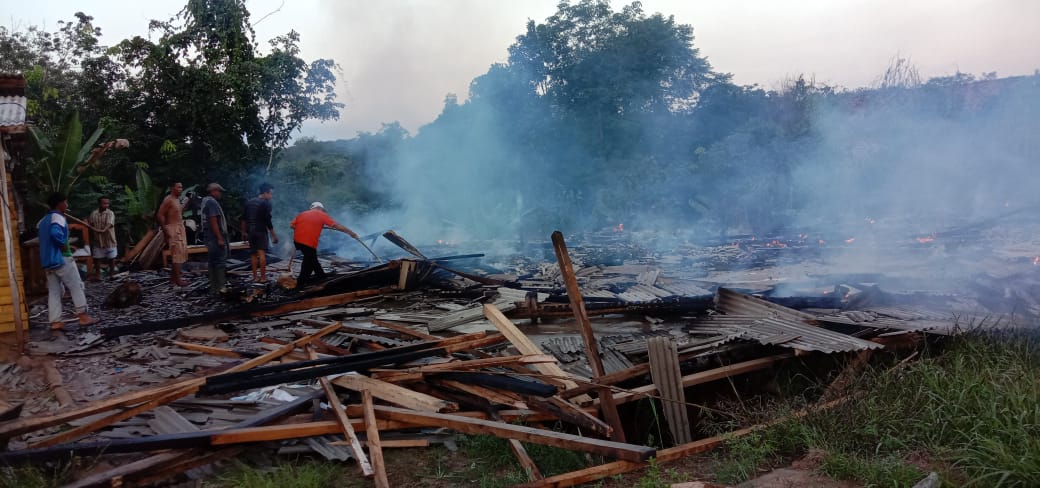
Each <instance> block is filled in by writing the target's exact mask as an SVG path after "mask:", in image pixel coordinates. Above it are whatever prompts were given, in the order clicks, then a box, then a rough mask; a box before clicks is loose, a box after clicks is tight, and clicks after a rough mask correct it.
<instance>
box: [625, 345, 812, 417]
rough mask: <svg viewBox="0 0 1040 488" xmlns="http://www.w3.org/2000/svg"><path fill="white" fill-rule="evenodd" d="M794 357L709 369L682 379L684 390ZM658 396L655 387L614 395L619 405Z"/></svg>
mask: <svg viewBox="0 0 1040 488" xmlns="http://www.w3.org/2000/svg"><path fill="white" fill-rule="evenodd" d="M791 357H794V354H792V353H783V354H777V355H774V356H768V357H764V358H759V359H752V360H750V361H744V362H740V363H736V364H731V365H728V366H721V367H718V368H715V369H709V370H707V371H701V372H699V373H693V374H688V375H686V376H683V377H682V385H683V388H689V387H691V386H693V385H699V384H702V383H708V382H711V381H715V380H721V379H724V378H729V377H730V376H736V375H739V374H744V373H749V372H752V371H758V370H761V369H766V368H768V367H770V366H772V365H773V364H774V363H776V362H777V361H781V360H784V359H787V358H791ZM656 394H657V387H656V386H654V385H646V386H640V387H639V388H633V389H631V390H628V391H623V392H620V393H615V394H614V401H615V402H616V403H617V404H619V405H620V404H622V403H628V402H632V401H636V400H639V399H640V398H646V397H648V396H653V395H656Z"/></svg>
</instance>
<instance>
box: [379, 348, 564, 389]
mask: <svg viewBox="0 0 1040 488" xmlns="http://www.w3.org/2000/svg"><path fill="white" fill-rule="evenodd" d="M554 362H556V358H555V357H553V356H552V355H550V354H533V355H530V356H496V357H491V358H483V359H471V360H468V361H457V360H456V361H448V362H444V363H437V364H427V365H423V366H416V367H411V368H403V369H374V370H372V373H373V376H375V377H378V378H379V379H381V380H383V381H388V382H391V383H398V382H400V381H402V380H401V379H399V378H409V379H412V378H418V379H422V374H423V373H435V372H444V371H472V370H474V369H481V368H491V367H496V366H505V365H509V364H539V363H554Z"/></svg>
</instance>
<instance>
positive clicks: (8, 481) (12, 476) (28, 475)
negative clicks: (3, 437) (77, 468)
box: [0, 463, 72, 488]
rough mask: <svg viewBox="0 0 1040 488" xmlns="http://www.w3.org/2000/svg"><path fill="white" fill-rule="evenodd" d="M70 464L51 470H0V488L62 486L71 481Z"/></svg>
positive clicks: (35, 468)
mask: <svg viewBox="0 0 1040 488" xmlns="http://www.w3.org/2000/svg"><path fill="white" fill-rule="evenodd" d="M71 476H72V469H71V464H68V463H62V464H60V465H58V466H57V467H55V468H53V469H49V468H42V467H38V466H19V467H16V468H12V467H3V468H0V488H50V487H57V486H62V485H64V484H66V483H68V482H69V481H70V480H71Z"/></svg>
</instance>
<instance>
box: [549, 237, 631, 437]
mask: <svg viewBox="0 0 1040 488" xmlns="http://www.w3.org/2000/svg"><path fill="white" fill-rule="evenodd" d="M552 242H553V250H554V251H556V259H557V261H559V263H560V276H561V277H563V283H564V285H566V286H567V298H568V299H570V302H571V310H572V311H573V312H574V318H575V319H576V320H577V321H578V327H579V329H580V331H581V339H582V341H584V342H585V356H586V357H587V358H588V359H589V368H591V369H592V376H593V378H592V380H593V381H596V380H597V379H599V378H602V377H603V376H605V375H606V374H607V373H606V371H605V370H604V369H603V360H602V359H600V357H599V345H598V343H597V342H596V336H595V335H594V334H593V333H592V322H591V321H590V320H589V314H588V313H586V312H585V300H584V299H583V298H582V296H581V289H580V288H578V277H577V276H575V275H574V266H573V265H571V256H570V254H568V253H567V243H566V242H564V240H563V233H562V232H560V231H556V232H553V233H552ZM599 399H600V400H599V401H600V407H601V409H602V411H603V417H604V418H605V419H606V420H607V423H609V424H610V427H611V429H612V432H611V436H610V437H611V439H613V440H615V441H617V442H625V428H624V426H623V425H622V424H621V417H620V416H619V415H618V411H617V405H615V404H614V394H613V392H611V391H610V388H600V389H599Z"/></svg>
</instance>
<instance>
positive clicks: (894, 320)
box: [819, 307, 957, 335]
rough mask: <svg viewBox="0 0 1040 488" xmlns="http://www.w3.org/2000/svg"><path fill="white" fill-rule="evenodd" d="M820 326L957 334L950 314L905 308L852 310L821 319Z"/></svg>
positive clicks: (954, 319)
mask: <svg viewBox="0 0 1040 488" xmlns="http://www.w3.org/2000/svg"><path fill="white" fill-rule="evenodd" d="M819 320H820V321H821V322H827V323H832V324H846V325H857V326H861V327H873V328H875V329H887V330H900V331H905V332H932V333H934V334H943V335H949V334H953V333H955V332H956V329H957V319H956V318H955V317H954V316H953V315H951V314H948V313H941V312H932V311H926V310H917V309H913V310H912V309H909V308H903V307H878V308H871V309H867V310H850V311H845V312H841V313H836V314H832V315H825V316H822V317H819Z"/></svg>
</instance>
